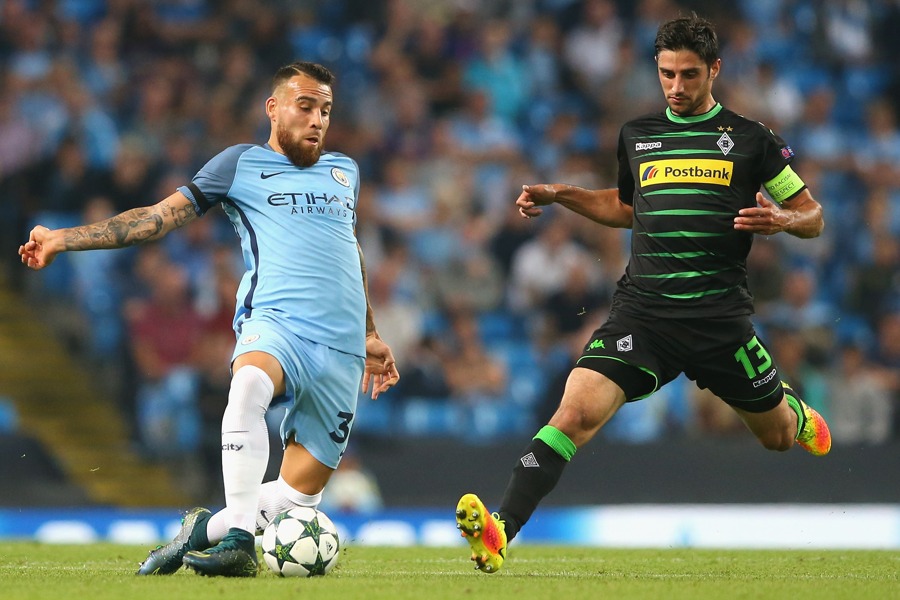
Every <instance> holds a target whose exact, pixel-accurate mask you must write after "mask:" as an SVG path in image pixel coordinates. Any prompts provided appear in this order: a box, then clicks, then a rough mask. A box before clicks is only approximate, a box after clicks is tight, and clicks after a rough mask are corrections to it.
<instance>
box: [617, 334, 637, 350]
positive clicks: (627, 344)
mask: <svg viewBox="0 0 900 600" xmlns="http://www.w3.org/2000/svg"><path fill="white" fill-rule="evenodd" d="M616 349H617V350H618V351H619V352H631V350H633V349H634V344H632V342H631V334H630V333H629V334H628V335H626V336H625V337H623V338H622V339H621V340H619V341H618V342H616Z"/></svg>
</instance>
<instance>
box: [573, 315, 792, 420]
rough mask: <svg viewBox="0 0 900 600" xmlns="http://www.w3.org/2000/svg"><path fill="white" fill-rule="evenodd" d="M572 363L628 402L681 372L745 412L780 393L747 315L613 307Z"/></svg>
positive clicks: (766, 405)
mask: <svg viewBox="0 0 900 600" xmlns="http://www.w3.org/2000/svg"><path fill="white" fill-rule="evenodd" d="M576 366H579V367H585V368H587V369H591V370H592V371H596V372H598V373H601V374H603V375H605V376H606V377H608V378H609V379H610V380H611V381H613V382H615V383H616V384H617V385H618V386H619V387H620V388H622V389H623V390H624V391H625V397H626V398H627V399H628V401H629V402H631V401H634V400H641V399H643V398H646V397H647V396H649V395H650V394H652V393H653V392H655V391H656V390H658V389H659V388H661V387H662V386H664V385H665V384H667V383H668V382H670V381H672V380H673V379H675V378H676V377H678V375H679V374H681V373H684V374H685V375H687V376H688V378H690V379H691V380H693V381H695V382H697V385H698V386H699V387H700V388H701V389H705V388H708V389H709V391H711V392H712V393H713V394H715V395H716V396H718V397H719V398H721V399H722V400H724V401H725V402H727V403H728V404H730V405H731V406H734V407H736V408H740V409H743V410H746V411H749V412H765V411H767V410H770V409H772V408H774V407H775V406H777V405H778V403H779V402H781V398H782V396H783V392H782V388H781V378H780V377H779V375H778V367H777V366H776V365H775V361H774V360H773V359H772V356H771V354H770V353H769V351H768V350H767V349H766V347H765V345H764V344H763V343H762V341H761V340H760V339H759V338H758V337H757V336H756V332H755V330H754V329H753V323H752V322H751V321H750V317H749V316H740V317H727V318H717V319H654V318H638V317H634V316H632V315H630V314H623V313H622V312H620V311H616V312H613V313H611V314H610V316H609V319H608V320H607V321H606V322H605V323H604V324H603V325H602V326H601V327H600V329H598V330H596V331H595V332H594V333H593V335H592V336H591V339H590V341H589V342H588V343H587V344H586V345H585V347H584V351H583V352H582V354H581V358H579V359H578V361H577V363H576Z"/></svg>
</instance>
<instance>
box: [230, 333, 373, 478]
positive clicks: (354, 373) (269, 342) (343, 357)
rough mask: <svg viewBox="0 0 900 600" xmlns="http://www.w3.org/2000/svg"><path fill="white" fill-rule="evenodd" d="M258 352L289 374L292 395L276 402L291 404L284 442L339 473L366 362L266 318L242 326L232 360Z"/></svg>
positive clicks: (283, 426)
mask: <svg viewBox="0 0 900 600" xmlns="http://www.w3.org/2000/svg"><path fill="white" fill-rule="evenodd" d="M253 351H260V352H266V353H267V354H271V355H272V356H274V357H275V358H276V359H278V362H279V363H281V368H282V370H283V371H284V379H285V387H286V388H287V391H286V392H285V394H284V395H283V396H279V397H277V398H275V399H273V401H272V406H277V405H279V404H286V405H287V412H285V415H284V419H283V420H282V421H281V440H282V442H283V443H285V444H287V443H288V442H289V441H290V440H291V439H292V438H293V439H294V440H296V441H297V443H299V444H301V445H302V446H303V447H304V448H306V449H307V450H309V452H310V454H312V455H313V457H315V459H316V460H318V461H319V462H321V463H322V464H324V465H325V466H328V467H331V468H332V469H336V468H337V466H338V464H339V463H340V462H341V456H343V454H344V450H345V449H346V448H347V440H348V439H349V438H350V429H351V427H352V424H353V416H354V415H355V414H356V401H357V398H358V396H359V386H360V382H361V381H362V376H363V368H364V366H365V359H364V358H362V357H360V356H354V355H352V354H346V353H344V352H339V351H337V350H334V349H333V348H329V347H328V346H323V345H322V344H317V343H315V342H312V341H310V340H307V339H305V338H301V337H297V336H295V335H293V334H290V333H289V332H287V331H286V330H285V329H284V328H283V327H282V326H281V325H279V324H278V323H277V322H276V321H275V320H273V319H271V318H269V317H267V316H263V315H260V316H253V317H251V318H250V319H247V320H246V321H244V322H243V323H242V325H241V330H240V333H239V334H238V337H237V344H236V345H235V348H234V355H233V356H232V358H231V360H232V362H234V359H235V358H237V357H238V356H240V355H241V354H245V353H247V352H253Z"/></svg>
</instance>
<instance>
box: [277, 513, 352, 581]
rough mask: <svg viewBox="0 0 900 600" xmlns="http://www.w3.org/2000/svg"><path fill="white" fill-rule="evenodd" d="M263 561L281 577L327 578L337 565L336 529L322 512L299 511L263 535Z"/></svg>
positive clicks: (284, 516) (281, 517)
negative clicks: (319, 576) (316, 576)
mask: <svg viewBox="0 0 900 600" xmlns="http://www.w3.org/2000/svg"><path fill="white" fill-rule="evenodd" d="M262 551H263V559H264V560H265V561H266V564H267V565H268V566H269V568H270V569H272V570H273V571H275V572H276V573H278V574H279V575H280V576H282V577H312V576H313V575H327V574H328V573H329V572H330V571H331V570H332V569H333V568H334V566H335V565H336V564H337V562H338V553H339V551H340V542H339V541H338V534H337V529H336V528H335V527H334V523H332V522H331V519H329V518H328V516H327V515H326V514H325V513H323V512H322V511H319V510H316V509H314V508H308V507H303V506H301V507H297V508H292V509H290V510H288V511H285V512H283V513H281V514H280V515H278V516H277V517H275V518H274V519H273V520H272V522H271V523H269V525H268V526H267V527H266V529H265V531H263V536H262Z"/></svg>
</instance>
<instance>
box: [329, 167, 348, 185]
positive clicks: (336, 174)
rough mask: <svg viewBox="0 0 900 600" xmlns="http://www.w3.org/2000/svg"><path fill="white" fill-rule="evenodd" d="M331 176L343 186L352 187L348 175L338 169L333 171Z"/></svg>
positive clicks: (335, 168)
mask: <svg viewBox="0 0 900 600" xmlns="http://www.w3.org/2000/svg"><path fill="white" fill-rule="evenodd" d="M331 176H332V177H333V178H334V180H335V181H337V182H338V183H339V184H341V185H342V186H344V187H350V180H349V179H348V178H347V175H345V174H344V172H343V171H341V170H340V169H338V168H337V167H334V168H333V169H331Z"/></svg>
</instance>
